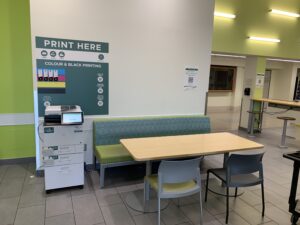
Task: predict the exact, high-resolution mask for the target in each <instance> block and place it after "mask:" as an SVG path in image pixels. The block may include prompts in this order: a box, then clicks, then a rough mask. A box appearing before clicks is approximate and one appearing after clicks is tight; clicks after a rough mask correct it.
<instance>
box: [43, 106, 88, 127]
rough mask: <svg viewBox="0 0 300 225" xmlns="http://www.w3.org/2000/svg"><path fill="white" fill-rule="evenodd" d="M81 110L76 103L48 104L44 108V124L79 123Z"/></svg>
mask: <svg viewBox="0 0 300 225" xmlns="http://www.w3.org/2000/svg"><path fill="white" fill-rule="evenodd" d="M82 123H83V112H82V110H81V108H80V106H78V105H50V106H47V107H46V109H45V116H44V124H45V125H81V124H82Z"/></svg>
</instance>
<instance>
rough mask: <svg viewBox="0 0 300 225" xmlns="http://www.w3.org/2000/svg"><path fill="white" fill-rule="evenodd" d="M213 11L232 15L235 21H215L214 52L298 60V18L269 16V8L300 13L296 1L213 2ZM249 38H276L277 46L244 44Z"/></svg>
mask: <svg viewBox="0 0 300 225" xmlns="http://www.w3.org/2000/svg"><path fill="white" fill-rule="evenodd" d="M215 1H216V6H215V10H216V11H221V12H227V13H233V14H235V15H236V16H237V17H236V19H234V20H230V19H223V18H217V17H215V21H214V34H213V51H215V52H225V53H236V54H246V55H247V54H248V55H258V56H272V57H280V58H295V59H300V29H299V28H300V18H298V19H297V18H289V17H284V16H277V15H272V14H270V13H269V12H268V11H269V10H270V9H271V8H274V9H281V10H285V11H290V12H296V13H299V12H300V1H299V0H282V1H279V0H215ZM248 36H262V37H270V38H279V39H280V40H281V42H280V43H264V42H255V41H250V40H247V37H248Z"/></svg>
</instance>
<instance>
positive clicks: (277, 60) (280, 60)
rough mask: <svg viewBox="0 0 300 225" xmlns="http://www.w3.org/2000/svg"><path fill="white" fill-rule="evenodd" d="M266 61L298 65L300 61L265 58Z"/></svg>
mask: <svg viewBox="0 0 300 225" xmlns="http://www.w3.org/2000/svg"><path fill="white" fill-rule="evenodd" d="M267 60H268V61H276V62H292V63H300V60H290V59H272V58H267Z"/></svg>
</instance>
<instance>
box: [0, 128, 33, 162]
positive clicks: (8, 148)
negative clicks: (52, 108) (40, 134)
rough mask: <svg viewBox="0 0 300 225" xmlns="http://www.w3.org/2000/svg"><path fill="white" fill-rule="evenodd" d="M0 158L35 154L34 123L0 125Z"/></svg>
mask: <svg viewBox="0 0 300 225" xmlns="http://www.w3.org/2000/svg"><path fill="white" fill-rule="evenodd" d="M0 137H1V145H0V159H14V158H26V157H34V156H35V140H34V125H22V126H0Z"/></svg>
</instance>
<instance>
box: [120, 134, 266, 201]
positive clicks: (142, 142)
mask: <svg viewBox="0 0 300 225" xmlns="http://www.w3.org/2000/svg"><path fill="white" fill-rule="evenodd" d="M120 142H121V143H122V145H123V146H124V147H125V148H126V149H127V150H128V151H129V153H130V154H131V155H132V157H133V158H134V159H135V160H136V161H146V175H150V174H151V161H154V160H161V159H173V158H183V157H196V156H202V155H214V154H224V166H225V163H226V161H227V158H228V156H229V153H230V152H234V151H242V150H251V149H259V148H263V147H264V146H263V145H262V144H259V143H256V142H254V141H250V140H248V139H246V138H242V137H239V136H237V135H234V134H231V133H227V132H222V133H209V134H192V135H179V136H165V137H148V138H132V139H121V140H120ZM148 199H149V198H147V200H148Z"/></svg>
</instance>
